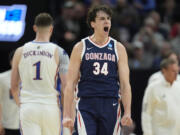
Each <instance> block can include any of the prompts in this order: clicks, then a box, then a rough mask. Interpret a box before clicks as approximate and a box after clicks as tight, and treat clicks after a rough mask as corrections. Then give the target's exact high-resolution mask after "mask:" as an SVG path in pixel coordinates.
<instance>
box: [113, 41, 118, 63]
mask: <svg viewBox="0 0 180 135" xmlns="http://www.w3.org/2000/svg"><path fill="white" fill-rule="evenodd" d="M112 40H114V39H112ZM114 51H115V54H116V57H117V62H118V61H119V55H118V52H117V40H114Z"/></svg>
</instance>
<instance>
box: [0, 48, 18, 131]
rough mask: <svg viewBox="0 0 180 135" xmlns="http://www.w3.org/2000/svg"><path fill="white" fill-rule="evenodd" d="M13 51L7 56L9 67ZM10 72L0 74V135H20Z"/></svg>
mask: <svg viewBox="0 0 180 135" xmlns="http://www.w3.org/2000/svg"><path fill="white" fill-rule="evenodd" d="M13 55H14V51H12V52H11V53H10V55H9V62H10V65H11V63H12V62H11V61H12V57H13ZM10 80H11V70H8V71H6V72H3V73H1V74H0V135H20V130H19V107H18V106H17V105H16V102H15V100H14V99H13V97H12V94H11V91H10Z"/></svg>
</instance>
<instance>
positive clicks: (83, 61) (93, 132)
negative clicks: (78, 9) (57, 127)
mask: <svg viewBox="0 0 180 135" xmlns="http://www.w3.org/2000/svg"><path fill="white" fill-rule="evenodd" d="M111 16H112V11H111V9H110V8H109V7H107V6H106V5H98V6H95V7H92V8H91V9H90V10H89V12H88V17H87V23H88V24H89V26H90V27H91V28H92V29H93V32H94V34H93V35H91V36H89V37H87V38H84V39H82V41H81V42H79V43H77V44H76V45H75V47H74V48H73V51H72V54H71V58H70V65H69V69H68V75H67V85H66V88H65V97H64V113H63V115H64V119H63V125H64V126H65V127H68V128H72V127H73V118H72V116H73V114H72V112H73V111H72V108H73V107H72V103H73V99H74V90H75V87H76V85H77V84H78V85H77V88H78V94H77V96H78V98H79V100H78V101H77V106H76V111H77V116H76V120H75V125H74V126H75V127H74V130H73V135H119V134H120V115H121V112H120V107H119V104H118V98H119V96H118V95H119V92H120V91H121V95H122V104H123V107H124V114H123V116H122V119H121V124H122V125H123V126H129V125H131V124H132V119H131V87H130V83H129V67H128V60H127V53H126V50H125V48H124V46H123V45H122V44H121V43H119V42H117V41H116V40H115V39H113V38H111V37H109V31H110V28H111ZM79 73H80V78H79V81H77V80H78V77H79ZM119 89H120V91H119Z"/></svg>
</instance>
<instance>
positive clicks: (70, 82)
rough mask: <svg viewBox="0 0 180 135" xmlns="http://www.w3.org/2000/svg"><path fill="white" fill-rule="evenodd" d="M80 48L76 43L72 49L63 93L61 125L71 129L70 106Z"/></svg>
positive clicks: (77, 69)
mask: <svg viewBox="0 0 180 135" xmlns="http://www.w3.org/2000/svg"><path fill="white" fill-rule="evenodd" d="M82 48H83V45H82V42H79V43H77V44H76V45H75V47H74V48H73V50H72V53H71V57H70V63H69V68H68V73H67V84H66V87H65V91H64V113H63V116H64V120H63V125H64V126H65V127H73V114H72V112H73V110H72V108H73V107H72V105H73V101H74V90H75V87H76V84H77V80H78V78H79V69H80V64H81V52H82Z"/></svg>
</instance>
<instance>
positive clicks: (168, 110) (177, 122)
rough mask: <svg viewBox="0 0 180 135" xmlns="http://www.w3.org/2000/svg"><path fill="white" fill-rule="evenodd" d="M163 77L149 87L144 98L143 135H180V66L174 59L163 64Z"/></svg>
mask: <svg viewBox="0 0 180 135" xmlns="http://www.w3.org/2000/svg"><path fill="white" fill-rule="evenodd" d="M161 72H162V74H163V77H162V78H161V79H158V80H157V81H155V82H153V83H151V84H150V85H148V86H147V88H146V91H145V95H144V98H143V110H142V129H143V133H144V134H143V135H180V128H179V127H180V116H179V112H180V98H179V96H180V82H179V81H177V80H176V78H177V75H178V72H179V66H178V63H177V61H175V60H173V59H165V60H163V61H162V62H161Z"/></svg>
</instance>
